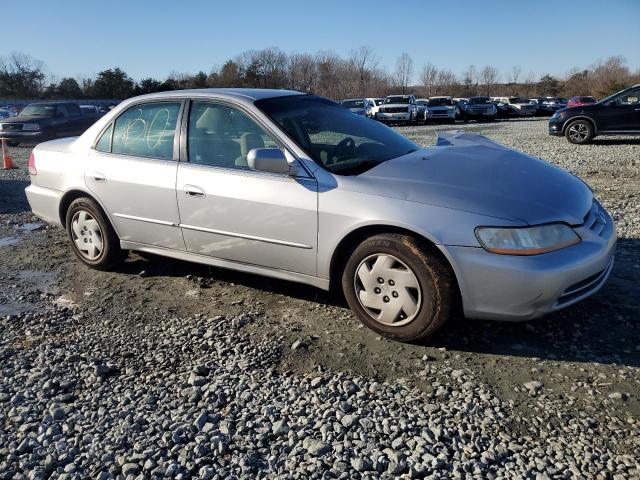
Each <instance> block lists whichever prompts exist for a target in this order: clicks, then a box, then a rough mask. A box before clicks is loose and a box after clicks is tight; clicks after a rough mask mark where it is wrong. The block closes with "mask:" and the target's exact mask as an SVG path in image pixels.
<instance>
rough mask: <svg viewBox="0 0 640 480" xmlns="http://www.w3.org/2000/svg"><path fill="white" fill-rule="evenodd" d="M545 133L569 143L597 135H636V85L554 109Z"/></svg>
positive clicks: (639, 109) (639, 106) (639, 118)
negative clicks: (589, 101)
mask: <svg viewBox="0 0 640 480" xmlns="http://www.w3.org/2000/svg"><path fill="white" fill-rule="evenodd" d="M549 134H550V135H556V136H559V137H560V136H562V135H564V136H566V137H567V140H568V141H569V142H571V143H577V144H580V145H581V144H584V143H588V142H590V141H591V139H593V137H595V136H597V135H640V84H638V85H634V86H633V87H630V88H627V89H625V90H622V91H621V92H618V93H614V94H613V95H611V96H609V97H607V98H605V99H604V100H600V101H599V102H597V103H594V104H591V105H581V106H578V107H569V108H563V109H561V110H558V111H557V112H556V113H554V114H553V116H552V117H551V118H550V119H549Z"/></svg>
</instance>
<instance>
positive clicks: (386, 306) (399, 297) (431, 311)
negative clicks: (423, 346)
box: [342, 234, 455, 342]
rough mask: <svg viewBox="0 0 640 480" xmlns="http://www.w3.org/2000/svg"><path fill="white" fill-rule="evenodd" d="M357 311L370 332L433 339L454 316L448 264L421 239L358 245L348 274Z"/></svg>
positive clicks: (380, 238) (347, 288)
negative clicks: (419, 240)
mask: <svg viewBox="0 0 640 480" xmlns="http://www.w3.org/2000/svg"><path fill="white" fill-rule="evenodd" d="M342 289H343V292H344V295H345V298H346V299H347V302H348V304H349V306H350V307H351V310H353V312H354V313H355V315H356V316H357V317H358V319H359V320H360V321H361V322H362V323H364V324H365V325H366V326H367V327H369V328H370V329H372V330H374V331H376V332H378V333H380V334H381V335H384V336H385V337H388V338H391V339H395V340H401V341H406V342H411V341H417V340H421V339H424V338H427V337H429V336H431V335H432V334H433V333H434V332H436V331H437V330H438V329H439V328H440V327H441V326H442V325H443V324H444V323H445V322H446V321H447V320H448V319H449V317H450V316H451V312H452V310H453V303H454V298H455V280H454V277H453V273H452V272H451V269H450V268H449V266H448V264H447V263H446V262H445V261H444V260H443V259H442V257H441V256H440V255H439V254H438V253H437V252H435V251H433V250H431V249H430V248H429V247H428V246H426V245H424V244H422V243H421V242H418V241H417V240H416V239H415V238H413V237H410V236H407V235H400V234H384V235H376V236H373V237H371V238H368V239H367V240H365V241H363V242H362V243H361V244H360V245H358V246H357V247H356V248H355V250H354V251H353V253H352V254H351V257H350V258H349V261H348V262H347V264H346V266H345V269H344V271H343V274H342Z"/></svg>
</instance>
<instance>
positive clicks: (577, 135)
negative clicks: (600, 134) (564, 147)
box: [565, 120, 593, 145]
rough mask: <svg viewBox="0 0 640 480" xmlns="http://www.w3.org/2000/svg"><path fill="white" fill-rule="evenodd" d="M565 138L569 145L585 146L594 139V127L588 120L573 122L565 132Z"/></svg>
mask: <svg viewBox="0 0 640 480" xmlns="http://www.w3.org/2000/svg"><path fill="white" fill-rule="evenodd" d="M565 136H566V137H567V140H568V141H569V143H574V144H577V145H583V144H585V143H589V142H590V141H591V139H592V138H593V126H592V125H591V123H590V122H588V121H587V120H576V121H575V122H571V123H570V124H569V125H568V126H567V129H566V130H565Z"/></svg>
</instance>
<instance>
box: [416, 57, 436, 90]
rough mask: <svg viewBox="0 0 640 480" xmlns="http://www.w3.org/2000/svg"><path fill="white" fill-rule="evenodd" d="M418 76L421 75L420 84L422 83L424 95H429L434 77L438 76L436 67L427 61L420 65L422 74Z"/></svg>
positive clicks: (434, 80)
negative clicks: (422, 65)
mask: <svg viewBox="0 0 640 480" xmlns="http://www.w3.org/2000/svg"><path fill="white" fill-rule="evenodd" d="M420 76H421V77H422V85H424V88H425V91H426V95H427V97H430V96H431V94H432V89H433V86H434V84H435V82H436V78H437V77H438V67H436V66H435V65H434V64H433V63H431V62H429V63H427V64H426V65H425V66H424V67H422V74H421V75H420Z"/></svg>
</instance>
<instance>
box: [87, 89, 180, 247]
mask: <svg viewBox="0 0 640 480" xmlns="http://www.w3.org/2000/svg"><path fill="white" fill-rule="evenodd" d="M182 103H183V102H182V101H180V100H177V101H176V100H162V101H153V102H146V103H140V104H136V105H133V106H131V107H130V108H128V109H127V110H125V111H124V112H123V113H121V114H120V115H119V116H118V117H117V118H116V119H115V120H114V121H112V122H110V124H109V125H108V126H107V127H105V129H104V130H103V131H102V133H101V135H99V136H98V140H97V141H96V143H95V145H94V148H92V149H91V150H90V152H89V154H88V158H87V161H86V168H85V183H86V185H87V187H88V188H89V189H90V191H91V192H92V193H93V194H94V195H95V196H96V197H97V199H98V200H99V201H100V203H101V204H102V206H103V207H104V208H105V210H106V211H107V214H108V215H109V217H110V219H111V221H112V222H113V226H114V228H115V229H116V232H117V233H118V235H119V237H120V239H121V240H124V241H128V242H135V243H140V244H146V245H151V246H158V247H165V248H172V249H178V250H184V249H185V246H184V241H183V239H182V232H181V230H180V227H179V224H180V218H179V216H178V206H177V202H176V191H175V186H176V174H177V170H178V162H177V160H178V136H177V135H176V131H177V130H176V129H177V125H178V119H180V118H181V115H180V113H181V109H182Z"/></svg>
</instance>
